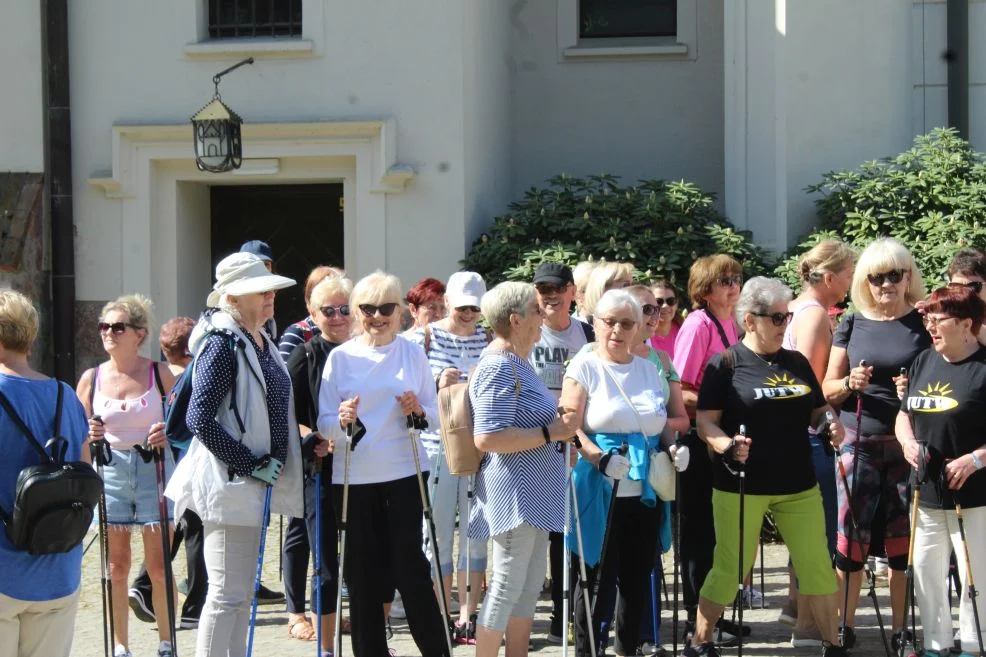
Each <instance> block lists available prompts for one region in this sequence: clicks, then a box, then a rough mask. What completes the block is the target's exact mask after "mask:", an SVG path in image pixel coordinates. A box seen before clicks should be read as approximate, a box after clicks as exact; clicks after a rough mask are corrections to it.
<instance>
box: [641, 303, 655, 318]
mask: <svg viewBox="0 0 986 657" xmlns="http://www.w3.org/2000/svg"><path fill="white" fill-rule="evenodd" d="M657 309H658V306H652V305H651V304H649V303H645V304H644V305H642V306H641V307H640V311H641V312H642V313H644V317H650V316H651V315H653V314H654V313H656V312H657Z"/></svg>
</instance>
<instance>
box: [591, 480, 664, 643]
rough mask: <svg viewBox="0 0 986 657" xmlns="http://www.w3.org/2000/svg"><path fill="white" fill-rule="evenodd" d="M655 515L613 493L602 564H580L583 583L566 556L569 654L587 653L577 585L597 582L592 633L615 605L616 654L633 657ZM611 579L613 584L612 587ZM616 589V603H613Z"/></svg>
mask: <svg viewBox="0 0 986 657" xmlns="http://www.w3.org/2000/svg"><path fill="white" fill-rule="evenodd" d="M659 513H660V511H659V510H658V508H657V507H648V506H644V505H643V504H641V503H640V498H639V497H618V498H617V499H616V504H615V505H614V507H613V516H612V518H610V520H609V524H610V530H609V531H610V534H609V543H608V546H607V548H606V554H605V556H604V559H605V562H604V563H601V564H597V565H596V567H595V568H586V577H587V578H588V581H582V577H581V572H580V571H581V569H580V568H578V561H577V559H578V556H577V555H574V554H573V555H572V561H574V562H575V567H574V568H573V571H574V574H575V575H576V578H575V589H574V593H573V596H574V606H575V654H576V655H579V656H580V657H588V656H589V655H591V654H592V652H591V643H590V642H589V632H588V628H587V626H586V623H587V617H588V614H587V610H586V608H585V604H584V601H585V597H584V595H583V593H582V591H583V589H586V588H588V590H589V594H590V604H591V594H592V591H593V587H594V586H595V583H596V578H597V577H601V580H600V582H599V600H598V602H596V604H595V608H596V613H595V614H594V615H593V625H592V628H593V635H594V637H595V638H596V640H597V641H598V640H599V638H600V637H599V634H600V633H599V627H600V624H601V623H600V621H601V619H603V618H608V617H609V616H610V615H611V614H612V612H613V607H614V606H615V607H616V616H615V623H614V626H615V636H616V640H615V642H614V643H613V649H614V652H616V654H618V655H635V654H636V653H637V648H638V647H639V646H640V621H641V618H642V615H643V610H644V604H645V603H646V600H647V596H649V595H650V571H651V570H652V569H653V567H654V550H655V548H656V545H657V539H658V520H659ZM613 582H615V583H616V586H613ZM617 591H619V598H620V604H619V605H617V604H616V593H617Z"/></svg>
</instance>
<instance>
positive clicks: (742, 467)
mask: <svg viewBox="0 0 986 657" xmlns="http://www.w3.org/2000/svg"><path fill="white" fill-rule="evenodd" d="M739 434H740V435H741V436H742V437H744V438H746V425H744V424H741V425H740V428H739ZM736 471H737V473H738V476H739V550H738V552H739V570H738V571H737V573H738V575H737V577H738V579H737V582H738V583H737V589H738V595H739V596H740V605H739V628H740V631H739V632H737V633H736V634H737V636H736V639H737V641H738V643H737V644H736V655H737V657H743V607H744V606H745V605H744V604H743V580H744V579H745V578H744V576H743V575H744V573H745V570H744V568H743V521H744V512H745V508H744V507H745V502H746V463H745V462H738V463H737V464H736Z"/></svg>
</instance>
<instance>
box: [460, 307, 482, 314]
mask: <svg viewBox="0 0 986 657" xmlns="http://www.w3.org/2000/svg"><path fill="white" fill-rule="evenodd" d="M455 311H456V312H459V313H478V312H482V311H481V310H480V309H479V306H459V307H458V308H456V309H455Z"/></svg>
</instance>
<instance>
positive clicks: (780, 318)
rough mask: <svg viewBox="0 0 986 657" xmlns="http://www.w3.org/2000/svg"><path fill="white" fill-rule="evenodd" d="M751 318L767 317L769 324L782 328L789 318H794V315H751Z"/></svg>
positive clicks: (789, 313) (788, 313)
mask: <svg viewBox="0 0 986 657" xmlns="http://www.w3.org/2000/svg"><path fill="white" fill-rule="evenodd" d="M753 316H754V317H769V318H770V321H771V323H773V325H774V326H784V325H785V324H787V323H788V322H790V321H791V318H792V317H794V313H792V312H786V313H753Z"/></svg>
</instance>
